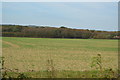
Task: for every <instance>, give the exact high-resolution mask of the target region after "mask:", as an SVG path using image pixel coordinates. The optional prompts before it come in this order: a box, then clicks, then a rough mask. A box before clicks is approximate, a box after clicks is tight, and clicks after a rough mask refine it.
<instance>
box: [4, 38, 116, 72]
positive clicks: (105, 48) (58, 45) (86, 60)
mask: <svg viewBox="0 0 120 80" xmlns="http://www.w3.org/2000/svg"><path fill="white" fill-rule="evenodd" d="M97 54H101V59H102V62H101V63H102V64H101V65H102V68H104V69H106V68H112V69H113V70H117V69H118V40H107V39H106V40H105V39H104V40H103V39H53V38H52V39H50V38H20V37H19V38H16V37H3V38H2V55H3V57H4V60H5V62H4V67H6V68H8V69H18V70H19V71H20V72H31V71H35V72H38V71H46V70H47V69H48V67H49V66H48V65H49V60H52V64H53V66H54V69H55V70H57V71H94V70H95V69H94V68H91V62H92V58H93V57H95V56H96V55H97Z"/></svg>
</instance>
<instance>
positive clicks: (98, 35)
mask: <svg viewBox="0 0 120 80" xmlns="http://www.w3.org/2000/svg"><path fill="white" fill-rule="evenodd" d="M1 27H2V36H3V37H34V38H79V39H119V38H120V37H119V36H120V34H119V31H96V30H88V29H71V28H67V27H64V26H61V27H60V28H55V27H49V26H22V25H1Z"/></svg>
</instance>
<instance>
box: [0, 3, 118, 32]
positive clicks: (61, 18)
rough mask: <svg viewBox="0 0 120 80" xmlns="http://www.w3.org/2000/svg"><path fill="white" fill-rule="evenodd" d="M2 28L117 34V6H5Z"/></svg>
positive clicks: (67, 4) (68, 4)
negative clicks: (42, 27)
mask: <svg viewBox="0 0 120 80" xmlns="http://www.w3.org/2000/svg"><path fill="white" fill-rule="evenodd" d="M2 17H3V18H2V23H3V24H23V25H47V26H55V27H60V26H66V27H70V28H79V29H95V30H107V31H115V30H118V3H117V2H44V3H43V2H3V3H2Z"/></svg>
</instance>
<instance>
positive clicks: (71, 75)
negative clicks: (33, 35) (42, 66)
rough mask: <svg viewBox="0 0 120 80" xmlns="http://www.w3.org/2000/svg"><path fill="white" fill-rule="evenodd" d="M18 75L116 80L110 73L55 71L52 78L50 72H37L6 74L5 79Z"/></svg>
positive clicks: (115, 76) (115, 75)
mask: <svg viewBox="0 0 120 80" xmlns="http://www.w3.org/2000/svg"><path fill="white" fill-rule="evenodd" d="M20 74H22V76H24V77H26V78H117V74H115V73H112V72H109V73H108V72H106V71H103V72H102V73H101V72H100V71H65V70H64V71H55V72H54V74H55V75H54V76H53V75H52V76H51V74H52V73H51V72H48V71H38V72H34V71H33V72H23V73H17V72H7V76H6V78H7V77H9V76H10V77H14V78H17V77H18V76H19V75H20Z"/></svg>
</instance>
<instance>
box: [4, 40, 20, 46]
mask: <svg viewBox="0 0 120 80" xmlns="http://www.w3.org/2000/svg"><path fill="white" fill-rule="evenodd" d="M2 42H3V43H5V44H8V45H10V46H12V47H16V48H19V47H20V46H18V45H16V44H13V43H11V42H7V41H3V40H2Z"/></svg>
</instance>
